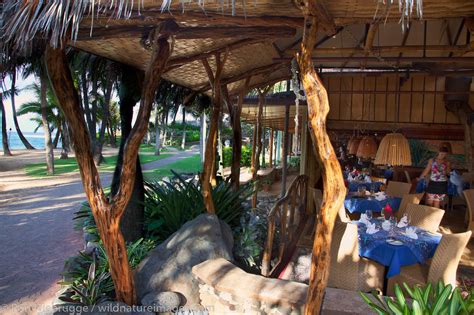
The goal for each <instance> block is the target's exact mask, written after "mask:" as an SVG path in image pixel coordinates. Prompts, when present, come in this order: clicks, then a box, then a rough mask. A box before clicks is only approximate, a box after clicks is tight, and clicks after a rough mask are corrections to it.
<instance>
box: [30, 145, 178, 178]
mask: <svg viewBox="0 0 474 315" xmlns="http://www.w3.org/2000/svg"><path fill="white" fill-rule="evenodd" d="M143 152H147V151H143V150H142V148H140V153H143ZM170 156H171V154H161V155H159V156H156V155H153V154H140V162H141V163H142V164H146V163H149V162H153V161H157V160H161V159H164V158H167V157H170ZM116 163H117V155H114V156H110V157H105V161H104V162H102V164H101V165H100V166H99V171H100V172H113V171H114V169H115V165H116ZM25 171H26V174H28V175H30V176H36V177H41V176H47V175H46V163H35V164H30V165H27V166H26V167H25ZM70 172H79V167H78V166H77V162H76V159H75V158H69V159H67V160H60V159H56V160H54V174H55V175H60V174H64V173H70Z"/></svg>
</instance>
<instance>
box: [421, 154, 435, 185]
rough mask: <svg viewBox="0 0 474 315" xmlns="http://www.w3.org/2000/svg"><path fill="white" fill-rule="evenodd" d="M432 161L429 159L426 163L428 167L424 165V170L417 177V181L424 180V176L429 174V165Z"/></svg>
mask: <svg viewBox="0 0 474 315" xmlns="http://www.w3.org/2000/svg"><path fill="white" fill-rule="evenodd" d="M432 161H433V160H432V159H430V160H429V161H428V165H426V167H425V169H424V170H423V172H422V173H421V175H420V177H418V180H421V179H422V178H424V177H425V176H426V175H428V174H429V172H431V163H432Z"/></svg>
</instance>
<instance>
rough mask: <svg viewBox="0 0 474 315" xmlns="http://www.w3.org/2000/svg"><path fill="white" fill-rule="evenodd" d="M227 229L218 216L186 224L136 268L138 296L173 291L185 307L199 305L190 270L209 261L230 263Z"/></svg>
mask: <svg viewBox="0 0 474 315" xmlns="http://www.w3.org/2000/svg"><path fill="white" fill-rule="evenodd" d="M232 247H233V238H232V231H231V229H230V227H229V226H228V225H227V224H226V223H225V222H223V221H221V220H219V219H218V218H217V216H215V215H210V214H201V215H199V216H198V217H196V218H195V219H194V220H192V221H189V222H187V223H185V224H184V225H183V226H182V227H181V228H180V229H179V230H178V231H177V232H175V233H174V234H173V235H171V236H170V237H169V238H168V239H167V240H166V241H164V242H163V243H161V244H160V245H158V246H157V247H156V248H155V249H153V250H152V251H151V252H150V253H149V254H148V257H146V258H145V259H144V260H143V261H142V262H141V263H140V264H139V265H138V267H137V268H136V272H135V283H136V289H137V296H138V298H139V299H140V300H141V299H143V298H144V297H145V295H146V294H148V293H151V292H163V291H173V292H178V293H181V294H182V295H183V296H184V300H185V301H184V303H183V304H185V305H186V306H187V307H192V306H197V305H199V303H200V299H199V287H198V281H197V280H196V279H195V278H194V277H193V274H192V272H191V268H192V267H194V266H195V265H198V264H200V263H201V262H203V261H206V260H209V259H215V258H219V257H222V258H224V259H226V260H229V261H232V260H233V257H232Z"/></svg>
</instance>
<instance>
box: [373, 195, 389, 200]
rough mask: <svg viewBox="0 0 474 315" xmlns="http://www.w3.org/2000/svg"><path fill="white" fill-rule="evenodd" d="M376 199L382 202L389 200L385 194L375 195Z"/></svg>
mask: <svg viewBox="0 0 474 315" xmlns="http://www.w3.org/2000/svg"><path fill="white" fill-rule="evenodd" d="M375 199H377V200H378V201H382V200H385V199H387V195H385V193H379V194H376V195H375Z"/></svg>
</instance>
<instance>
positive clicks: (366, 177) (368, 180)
mask: <svg viewBox="0 0 474 315" xmlns="http://www.w3.org/2000/svg"><path fill="white" fill-rule="evenodd" d="M365 182H366V183H369V184H370V183H372V179H371V178H370V176H365Z"/></svg>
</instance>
